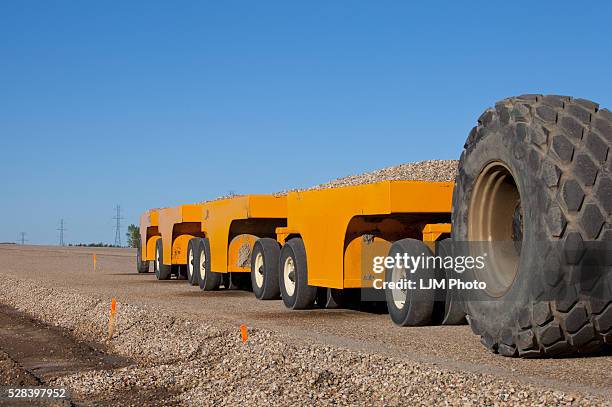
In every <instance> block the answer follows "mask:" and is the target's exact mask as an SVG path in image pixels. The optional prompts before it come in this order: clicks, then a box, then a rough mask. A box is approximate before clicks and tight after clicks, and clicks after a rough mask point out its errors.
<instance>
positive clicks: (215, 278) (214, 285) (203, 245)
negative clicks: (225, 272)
mask: <svg viewBox="0 0 612 407" xmlns="http://www.w3.org/2000/svg"><path fill="white" fill-rule="evenodd" d="M202 254H204V255H205V256H206V257H205V263H204V267H205V269H204V270H205V273H204V276H202V270H201V269H200V263H201V256H202ZM197 258H198V272H199V274H200V275H199V283H200V289H202V290H204V291H215V290H218V289H219V286H220V285H221V280H222V279H223V276H222V275H221V273H213V272H212V271H210V242H209V241H208V239H207V238H203V239H200V244H199V245H198V255H197Z"/></svg>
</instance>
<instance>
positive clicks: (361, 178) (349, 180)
mask: <svg viewBox="0 0 612 407" xmlns="http://www.w3.org/2000/svg"><path fill="white" fill-rule="evenodd" d="M458 164H459V161H458V160H426V161H416V162H413V163H405V164H400V165H394V166H391V167H386V168H381V169H379V170H375V171H371V172H364V173H362V174H356V175H349V176H346V177H342V178H338V179H335V180H332V181H329V182H327V183H325V184H319V185H315V186H313V187H310V188H302V189H299V188H295V189H290V190H285V191H280V192H275V193H273V194H272V195H274V196H283V195H287V194H288V193H289V192H294V191H311V190H315V189H326V188H338V187H348V186H352V185H363V184H373V183H376V182H381V181H431V182H447V181H454V180H455V175H457V165H458ZM238 196H242V195H237V194H233V193H232V194H228V195H223V196H220V197H217V198H214V199H209V200H208V201H202V202H199V203H201V204H203V203H206V202H212V201H218V200H221V199H228V198H235V197H238Z"/></svg>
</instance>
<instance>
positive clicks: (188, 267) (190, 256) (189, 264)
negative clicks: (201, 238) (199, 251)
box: [187, 250, 193, 278]
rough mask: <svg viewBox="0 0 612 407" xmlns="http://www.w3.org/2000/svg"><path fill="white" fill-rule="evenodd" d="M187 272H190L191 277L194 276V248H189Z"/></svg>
mask: <svg viewBox="0 0 612 407" xmlns="http://www.w3.org/2000/svg"><path fill="white" fill-rule="evenodd" d="M187 273H189V278H191V277H192V276H193V250H189V262H188V263H187Z"/></svg>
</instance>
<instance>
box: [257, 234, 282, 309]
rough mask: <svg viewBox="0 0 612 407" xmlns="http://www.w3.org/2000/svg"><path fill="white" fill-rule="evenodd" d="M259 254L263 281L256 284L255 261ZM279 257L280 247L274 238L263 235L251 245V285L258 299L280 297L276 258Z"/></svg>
mask: <svg viewBox="0 0 612 407" xmlns="http://www.w3.org/2000/svg"><path fill="white" fill-rule="evenodd" d="M259 254H261V255H262V258H263V266H262V269H263V270H262V272H263V283H262V285H261V287H260V286H258V285H257V278H256V275H255V273H257V272H259V271H258V270H255V261H256V259H257V256H258V255H259ZM279 258H280V247H279V244H278V242H277V241H276V240H274V239H270V238H268V237H264V238H261V239H258V240H257V241H256V242H255V244H254V245H253V253H252V254H251V286H252V288H253V294H255V298H257V299H258V300H277V299H279V298H280V288H279V286H278V260H279Z"/></svg>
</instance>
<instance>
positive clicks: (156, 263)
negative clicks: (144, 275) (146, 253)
mask: <svg viewBox="0 0 612 407" xmlns="http://www.w3.org/2000/svg"><path fill="white" fill-rule="evenodd" d="M160 263H161V253H160V252H159V250H158V249H157V248H156V249H155V270H156V271H159V264H160Z"/></svg>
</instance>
